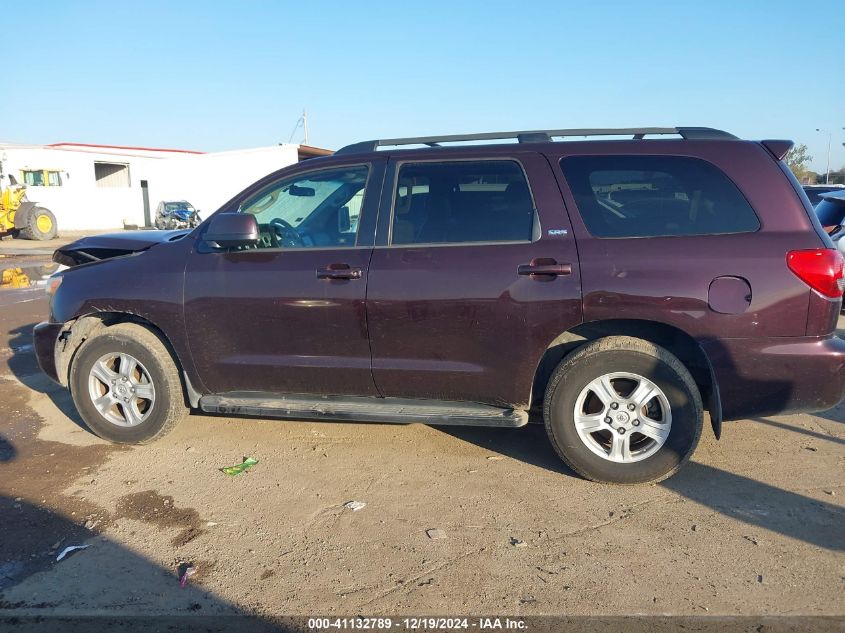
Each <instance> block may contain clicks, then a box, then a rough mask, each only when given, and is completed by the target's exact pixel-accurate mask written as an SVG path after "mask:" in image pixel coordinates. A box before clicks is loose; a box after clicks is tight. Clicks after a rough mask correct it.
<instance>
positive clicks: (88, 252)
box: [53, 229, 190, 266]
mask: <svg viewBox="0 0 845 633" xmlns="http://www.w3.org/2000/svg"><path fill="white" fill-rule="evenodd" d="M189 232H190V231H188V230H184V229H183V230H181V231H123V232H121V233H106V234H104V235H92V236H90V237H83V238H82V239H80V240H76V241H75V242H71V243H70V244H67V245H66V246H62V247H61V248H59V249H57V250H56V252H55V253H53V261H54V262H56V263H58V264H64V265H65V266H79V265H81V264H89V263H91V262H98V261H100V260H103V259H111V258H113V257H121V256H123V255H131V254H132V253H139V252H141V251H145V250H147V249H148V248H151V247H153V246H155V245H156V244H161V243H162V242H175V241H176V240H179V239H181V238H183V237H185V235H187V234H188V233H189Z"/></svg>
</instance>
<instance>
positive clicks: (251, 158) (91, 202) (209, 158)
mask: <svg viewBox="0 0 845 633" xmlns="http://www.w3.org/2000/svg"><path fill="white" fill-rule="evenodd" d="M330 153H331V152H330V151H328V150H323V149H319V148H315V147H308V146H304V145H290V144H284V145H274V146H271V147H258V148H255V149H244V150H235V151H230V152H214V153H207V154H206V153H203V152H194V151H188V150H174V149H158V148H149V147H122V146H116V145H89V144H83V143H55V144H53V145H17V144H10V143H0V185H2V186H3V187H6V186H8V185H9V184H10V177H13V178H14V179H15V181H17V182H18V183H20V184H25V185H27V198H28V199H29V200H32V201H34V202H37V203H38V204H39V205H40V206H43V207H46V208H48V209H50V210H51V211H52V212H53V213H54V214H55V216H56V222H57V224H58V227H59V232H61V231H62V230H67V231H76V230H103V229H115V228H123V227H125V226H139V227H142V226H150V225H151V223H152V220H154V219H155V218H154V214H155V209H156V206H158V203H159V202H161V201H162V200H187V201H188V202H190V203H191V204H192V205H194V208H196V209H198V210H199V211H200V216H201V217H207V216H208V214H209V213H211V212H213V211H215V210H216V209H217V208H218V207H220V205H222V204H224V203H225V202H226V201H227V200H229V199H230V198H231V197H232V196H234V195H235V194H237V193H238V192H239V191H241V190H243V189H244V188H245V187H247V186H248V185H250V184H252V183H253V182H255V181H256V180H258V179H259V178H261V177H263V176H266V175H267V174H269V173H271V172H274V171H276V170H277V169H281V168H282V167H286V166H288V165H291V164H293V163H295V162H297V161H299V160H302V159H305V158H313V157H315V156H324V155H327V154H330ZM145 196H146V198H147V210H146V212H145ZM146 214H149V215H148V216H147V215H146Z"/></svg>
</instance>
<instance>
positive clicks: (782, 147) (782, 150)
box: [760, 140, 795, 160]
mask: <svg viewBox="0 0 845 633" xmlns="http://www.w3.org/2000/svg"><path fill="white" fill-rule="evenodd" d="M760 143H762V144H763V147H765V148H766V149H767V150H769V151H770V152H771V153H772V155H773V156H774V157H775V158H777V159H778V160H783V157H784V156H786V153H787V152H788V151H789V150H791V149H792V146H793V145H795V142H794V141H787V140H769V141H760Z"/></svg>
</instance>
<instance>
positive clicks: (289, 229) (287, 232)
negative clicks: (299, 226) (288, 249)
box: [270, 218, 305, 246]
mask: <svg viewBox="0 0 845 633" xmlns="http://www.w3.org/2000/svg"><path fill="white" fill-rule="evenodd" d="M270 227H272V229H273V230H274V231H275V232H276V236H277V237H278V238H279V241H280V242H281V243H282V246H305V241H304V240H303V239H302V236H301V235H300V234H299V232H298V231H297V230H296V229H295V228H293V226H292V225H291V223H290V222H288V221H287V220H283V219H282V218H273V219H272V220H270Z"/></svg>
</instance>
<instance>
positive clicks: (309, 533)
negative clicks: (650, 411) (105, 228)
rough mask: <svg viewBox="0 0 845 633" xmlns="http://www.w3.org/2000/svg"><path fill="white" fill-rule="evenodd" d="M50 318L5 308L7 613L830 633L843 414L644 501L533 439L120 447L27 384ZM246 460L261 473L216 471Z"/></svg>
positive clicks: (754, 435) (32, 294)
mask: <svg viewBox="0 0 845 633" xmlns="http://www.w3.org/2000/svg"><path fill="white" fill-rule="evenodd" d="M30 259H31V258H30ZM27 263H29V264H37V263H38V262H32V261H28V262H27ZM42 263H43V262H42ZM3 265H6V266H8V265H19V264H18V263H17V262H14V263H12V262H11V260H8V259H7V260H4V263H3ZM45 314H46V301H45V299H44V296H43V290H39V289H23V290H4V291H2V292H0V321H2V328H0V335H2V336H3V337H4V346H3V347H2V348H0V354H2V359H0V364H1V365H2V369H0V383H1V384H2V388H3V398H2V399H0V414H2V417H0V419H2V420H3V424H2V426H0V462H2V466H0V473H2V477H0V516H2V517H3V520H2V522H3V528H2V537H0V616H3V615H9V614H14V615H25V614H40V615H44V614H50V615H56V614H60V615H61V614H92V613H108V614H113V615H115V614H117V615H121V614H122V615H131V614H167V615H172V614H197V615H206V616H208V615H217V614H232V613H247V614H258V615H263V616H267V615H276V614H286V615H295V614H304V615H308V614H315V613H324V614H325V613H333V614H361V613H367V614H385V615H393V616H397V615H400V614H470V613H477V614H480V613H498V614H511V615H521V616H529V615H541V614H567V615H578V614H583V615H596V614H601V615H625V614H684V615H705V614H706V615H757V616H760V615H766V614H772V615H775V614H791V615H797V614H805V615H830V616H837V619H835V620H834V621H833V622H837V623H841V622H842V621H843V620H842V619H841V617H842V616H843V615H845V607H843V600H842V598H843V589H845V555H843V551H845V530H843V519H845V511H843V498H845V486H844V485H843V484H845V408H836V409H833V410H831V411H828V412H825V413H821V414H815V415H806V414H802V415H789V416H779V417H769V418H760V419H754V420H743V421H741V422H731V423H727V424H726V425H725V429H724V432H723V437H722V440H721V441H719V442H717V441H716V440H715V439H713V437H712V434H711V433H705V435H704V436H703V439H702V443H701V445H700V446H699V449H698V451H697V453H696V454H695V456H694V458H693V460H692V462H691V463H690V464H689V465H688V466H687V467H686V468H685V469H684V470H683V471H682V472H681V473H680V474H678V475H676V476H675V477H673V478H671V479H669V480H668V481H665V482H663V483H661V484H659V485H655V486H636V487H612V486H603V485H598V484H593V483H590V482H587V481H584V480H582V479H580V478H578V477H577V476H575V475H573V474H572V473H571V472H569V471H568V470H567V469H566V468H565V467H564V466H562V465H561V464H560V462H559V461H558V460H557V458H556V457H555V455H554V453H553V451H552V449H551V448H550V446H549V445H548V443H547V441H546V438H545V435H544V432H543V429H542V428H537V427H533V426H531V427H528V428H523V429H513V430H497V429H470V428H452V429H446V428H441V429H438V428H434V427H427V426H423V425H420V424H414V425H409V426H390V425H379V424H340V423H312V422H309V423H304V422H279V421H267V420H259V419H230V418H225V417H211V416H204V415H191V416H190V417H189V418H188V419H186V420H185V421H184V422H183V423H182V424H181V425H180V426H179V427H178V428H177V429H176V430H175V431H174V432H173V433H172V434H170V435H169V436H167V437H166V438H164V439H162V440H160V441H158V442H156V443H155V444H153V445H150V446H144V447H116V446H112V445H108V444H106V443H105V442H103V441H101V440H99V439H97V438H96V437H94V436H93V435H92V434H91V433H90V432H88V431H87V430H86V429H85V428H84V427H83V425H82V423H81V421H80V419H79V417H78V415H77V414H76V412H75V411H74V409H73V406H72V404H71V401H70V398H69V396H68V394H67V393H66V392H65V391H64V390H62V389H60V388H59V387H58V386H56V385H54V384H52V383H51V382H50V381H49V380H48V379H46V378H45V377H44V376H42V375H41V374H40V373H39V372H38V369H37V366H36V364H35V358H34V356H33V352H32V340H31V334H30V331H31V328H32V325H33V324H34V323H35V322H37V321H39V320H41V319H43V318H44V315H45ZM819 379H820V380H824V379H825V377H822V376H820V377H819ZM245 456H252V457H255V458H256V459H258V460H259V463H258V464H257V465H256V466H254V467H252V468H251V469H250V470H248V471H246V472H244V473H243V474H241V475H239V476H237V477H230V476H227V475H225V474H223V473H222V472H220V470H219V469H220V468H221V467H223V466H229V465H233V464H236V463H239V462H240V461H241V460H242V458H243V457H245ZM349 501H361V502H364V503H366V506H365V507H363V508H362V509H360V510H357V511H353V510H350V509H348V508H346V507H344V504H345V503H346V502H349ZM435 529H436V530H440V532H431V533H429V532H428V531H429V530H435ZM429 534H431V536H430V535H429ZM432 537H441V538H432ZM79 544H85V545H88V546H89V547H88V548H87V549H85V550H80V551H76V552H74V553H73V554H72V555H70V556H68V557H67V558H66V559H65V560H63V561H61V562H58V563H57V562H55V558H56V554H57V552H59V551H61V550H62V549H63V548H64V547H65V546H68V545H79ZM188 564H191V565H193V566H194V567H195V569H196V570H197V574H196V575H195V576H193V577H192V578H191V579H190V580H189V581H188V585H187V587H185V588H180V586H179V582H178V575H179V572H180V571H181V570H184V567H185V566H186V565H188Z"/></svg>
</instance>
